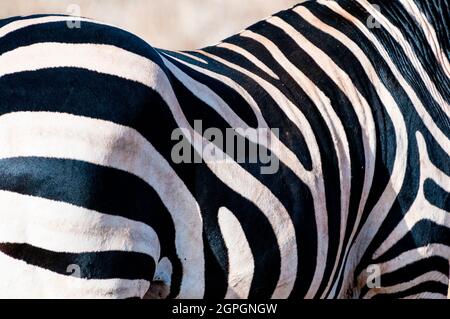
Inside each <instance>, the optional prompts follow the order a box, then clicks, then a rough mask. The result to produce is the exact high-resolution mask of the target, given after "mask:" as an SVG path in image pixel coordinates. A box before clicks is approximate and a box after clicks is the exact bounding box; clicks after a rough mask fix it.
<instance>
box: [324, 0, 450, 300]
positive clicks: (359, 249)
mask: <svg viewBox="0 0 450 319" xmlns="http://www.w3.org/2000/svg"><path fill="white" fill-rule="evenodd" d="M318 2H319V3H320V4H322V5H324V6H326V7H328V8H329V9H331V10H333V11H334V12H336V14H338V15H340V16H342V17H343V18H345V19H347V20H348V21H350V22H351V23H353V24H354V25H355V26H356V27H358V29H359V30H361V31H362V32H363V33H364V34H365V35H366V37H367V38H368V39H369V40H370V41H371V42H372V43H373V44H374V45H375V46H376V48H377V49H378V51H379V53H380V54H381V55H382V57H383V58H384V60H385V61H386V63H387V64H388V65H389V67H390V69H391V71H392V72H393V73H394V75H395V77H396V79H397V80H398V81H399V83H400V85H401V86H402V88H403V89H404V90H405V92H406V94H407V95H408V97H409V99H410V100H411V102H412V103H413V105H414V107H415V109H416V111H417V113H418V114H419V116H420V117H421V118H422V120H423V123H424V124H425V126H426V127H427V129H428V130H429V131H430V132H431V134H432V135H433V137H434V138H435V139H436V140H437V142H438V143H439V144H440V145H441V147H443V149H444V151H445V152H446V153H447V154H450V140H449V139H448V138H447V137H446V136H445V135H444V134H443V133H442V131H441V130H440V129H439V128H438V127H437V126H436V124H435V123H434V121H433V119H432V118H431V116H430V115H429V114H428V112H427V111H426V109H425V107H424V105H423V104H422V102H421V101H420V100H419V98H418V97H417V94H416V92H415V91H414V90H413V89H412V88H411V86H410V85H409V84H408V83H407V82H406V80H405V79H404V78H403V76H402V75H401V73H400V72H399V70H398V69H397V67H396V66H395V64H394V63H393V62H392V60H391V59H390V57H389V55H388V54H387V52H386V50H385V49H384V47H383V46H382V45H381V44H380V43H379V42H378V40H377V39H376V38H375V37H374V36H373V34H371V33H370V31H369V30H367V28H366V27H365V26H364V25H363V24H362V23H361V22H360V21H359V20H358V19H356V18H355V17H353V16H352V15H350V14H349V13H348V12H346V11H345V10H344V9H342V8H341V7H340V6H339V5H338V4H337V3H334V2H325V1H321V0H319V1H318ZM333 32H335V33H336V34H338V33H337V32H338V31H333ZM363 56H364V54H363ZM363 65H370V64H366V63H363ZM375 74H376V73H375ZM369 78H373V77H370V76H369ZM389 104H391V103H385V105H386V106H387V105H389ZM393 105H394V104H393ZM387 110H388V111H389V108H387ZM396 113H397V112H396ZM389 116H390V117H391V118H392V119H393V123H394V127H396V125H395V124H396V123H398V124H401V128H402V130H401V131H400V132H403V126H404V124H403V120H400V119H402V118H403V116H401V117H397V116H392V115H391V114H389ZM396 118H398V119H399V121H396V120H395V119H396ZM398 134H399V131H398V130H397V129H396V135H397V138H396V141H397V154H396V160H395V162H394V169H393V173H392V174H391V181H390V186H391V187H388V188H387V189H386V190H385V191H384V192H383V195H382V196H381V197H380V199H379V200H378V202H377V204H376V205H375V207H374V208H373V209H372V212H371V213H370V215H369V218H368V219H367V220H366V222H365V223H364V226H363V227H362V228H361V231H360V232H359V235H358V237H357V239H356V240H355V241H354V243H355V244H354V245H353V246H352V250H351V251H350V254H349V260H350V262H349V263H348V264H347V265H346V270H345V274H350V273H351V268H352V267H353V266H352V265H355V264H357V263H358V262H359V260H360V258H361V256H362V254H363V252H364V251H365V250H366V248H367V247H368V245H369V244H370V240H371V238H373V236H374V234H375V233H376V232H377V230H378V229H379V227H380V225H381V223H382V222H383V221H384V219H385V216H386V215H387V213H388V212H389V209H390V207H391V206H392V204H393V202H394V200H395V197H396V194H397V193H398V190H399V189H400V188H399V187H401V186H402V184H403V178H404V174H405V169H406V155H404V156H401V157H398V155H402V154H406V153H404V152H406V150H407V147H408V145H407V144H406V143H407V138H401V137H399V135H398ZM402 136H403V134H402ZM399 142H400V143H401V144H399ZM395 172H397V173H395ZM344 289H345V286H344V285H343V286H342V288H341V291H340V293H339V294H341V293H343V290H344Z"/></svg>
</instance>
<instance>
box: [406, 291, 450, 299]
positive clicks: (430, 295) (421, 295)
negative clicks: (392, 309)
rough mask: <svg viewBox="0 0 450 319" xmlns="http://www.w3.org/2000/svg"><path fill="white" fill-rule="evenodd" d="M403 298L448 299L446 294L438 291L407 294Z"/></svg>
mask: <svg viewBox="0 0 450 319" xmlns="http://www.w3.org/2000/svg"><path fill="white" fill-rule="evenodd" d="M402 299H446V298H445V295H443V294H440V293H437V292H421V293H419V294H415V295H410V296H406V297H404V298H402Z"/></svg>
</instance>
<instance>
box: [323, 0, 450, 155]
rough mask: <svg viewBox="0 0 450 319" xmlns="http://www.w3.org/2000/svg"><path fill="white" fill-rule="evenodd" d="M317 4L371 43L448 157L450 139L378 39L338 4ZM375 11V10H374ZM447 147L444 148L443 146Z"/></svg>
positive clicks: (448, 112)
mask: <svg viewBox="0 0 450 319" xmlns="http://www.w3.org/2000/svg"><path fill="white" fill-rule="evenodd" d="M317 3H320V4H321V5H323V6H326V7H327V8H329V9H330V10H332V11H334V12H335V13H336V14H338V15H340V16H341V17H343V18H344V19H346V20H348V21H349V22H350V23H352V24H354V25H355V26H356V27H357V28H358V29H359V30H360V31H361V32H362V33H363V34H364V35H365V36H366V38H367V39H368V40H369V41H370V42H372V44H373V45H374V46H375V48H376V49H377V50H378V53H379V54H380V56H381V57H383V59H384V60H385V62H386V63H387V65H389V68H390V69H391V71H392V73H393V74H394V76H395V78H396V80H397V81H398V82H399V83H400V85H401V86H402V88H403V90H404V91H405V92H406V95H407V96H408V98H409V99H410V101H411V102H412V104H413V105H414V107H415V109H416V112H417V114H419V116H420V118H421V119H422V121H423V123H424V124H425V126H426V127H427V129H428V130H429V131H430V133H431V134H432V135H433V137H434V138H435V139H436V141H437V142H438V143H439V145H441V146H442V147H443V148H444V150H445V151H446V153H447V154H449V155H450V139H449V138H447V136H446V135H445V134H444V133H443V132H442V131H441V129H440V128H439V127H438V126H437V125H436V123H435V122H434V120H433V118H432V117H431V115H430V113H429V112H428V111H427V109H426V107H425V106H424V105H423V103H422V101H421V100H420V99H419V97H418V96H417V93H416V92H415V91H414V89H413V88H412V87H411V85H410V84H409V83H408V82H407V81H406V80H405V78H404V77H403V75H402V74H401V72H400V71H399V69H398V68H397V66H396V65H395V63H394V62H393V61H392V59H391V58H390V56H389V54H388V53H387V51H386V49H385V48H384V46H383V45H382V44H381V43H380V42H379V41H378V39H377V38H376V37H375V36H374V35H373V34H372V33H371V32H370V30H368V29H367V28H366V26H365V25H364V24H363V23H362V22H360V21H359V20H358V19H356V18H355V17H354V16H352V15H351V14H350V13H348V12H347V11H345V10H344V9H343V8H342V7H341V6H339V4H338V3H335V2H331V1H323V0H318V1H317ZM375 11H376V10H375ZM444 113H446V114H450V109H449V110H447V111H445V110H444ZM447 145H448V147H447V148H446V147H445V146H447Z"/></svg>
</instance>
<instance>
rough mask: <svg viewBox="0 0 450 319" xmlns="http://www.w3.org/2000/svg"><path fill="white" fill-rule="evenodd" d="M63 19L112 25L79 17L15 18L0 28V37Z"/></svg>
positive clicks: (62, 20)
mask: <svg viewBox="0 0 450 319" xmlns="http://www.w3.org/2000/svg"><path fill="white" fill-rule="evenodd" d="M64 21H67V22H69V21H81V22H83V21H86V22H93V23H97V24H103V25H109V26H112V25H110V24H105V23H99V22H97V21H94V20H91V19H86V18H81V17H72V16H67V17H65V16H46V17H39V18H31V19H24V20H16V21H13V22H10V23H8V24H6V25H5V26H3V27H1V28H0V38H1V37H4V36H5V35H7V34H8V33H11V32H14V31H17V30H20V29H23V28H26V27H31V26H33V25H38V24H45V23H50V22H64Z"/></svg>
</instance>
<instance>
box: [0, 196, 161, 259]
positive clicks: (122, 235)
mask: <svg viewBox="0 0 450 319" xmlns="http://www.w3.org/2000/svg"><path fill="white" fill-rule="evenodd" d="M0 242H9V243H27V244H30V245H33V246H36V247H40V248H44V249H47V250H52V251H55V252H71V253H77V252H78V253H82V252H98V251H108V250H116V251H132V252H139V253H143V254H147V255H149V256H152V257H153V259H155V260H159V254H160V245H159V240H158V236H157V235H156V233H155V231H154V230H153V229H152V228H151V227H150V226H148V225H146V224H144V223H141V222H135V221H132V220H129V219H127V218H123V217H119V216H111V215H105V214H101V213H98V212H95V211H92V210H88V209H85V208H81V207H77V206H74V205H71V204H67V203H63V202H57V201H53V200H48V199H44V198H39V197H33V196H27V195H22V194H17V193H13V192H8V191H3V190H0Z"/></svg>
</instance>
